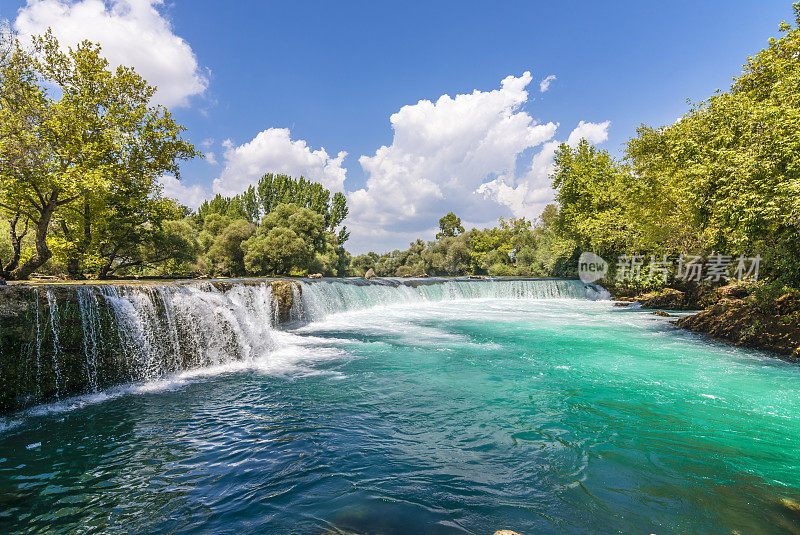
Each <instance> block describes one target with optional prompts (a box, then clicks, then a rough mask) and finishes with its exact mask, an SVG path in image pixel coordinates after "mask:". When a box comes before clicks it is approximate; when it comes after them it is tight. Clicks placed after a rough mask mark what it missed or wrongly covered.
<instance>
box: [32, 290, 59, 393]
mask: <svg viewBox="0 0 800 535" xmlns="http://www.w3.org/2000/svg"><path fill="white" fill-rule="evenodd" d="M37 302H38V301H37ZM47 307H48V308H49V309H50V328H51V329H52V331H53V372H54V374H55V386H56V393H55V394H56V399H58V398H59V397H60V394H61V389H60V386H59V385H60V383H61V371H60V369H59V366H60V365H59V360H60V358H59V357H60V353H61V344H60V343H59V341H58V332H59V330H60V322H59V320H58V302H57V301H56V296H55V294H54V293H53V292H51V291H50V290H47Z"/></svg>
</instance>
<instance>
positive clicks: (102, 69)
mask: <svg viewBox="0 0 800 535" xmlns="http://www.w3.org/2000/svg"><path fill="white" fill-rule="evenodd" d="M7 39H10V38H7ZM4 46H5V47H6V48H8V49H9V52H8V53H7V54H6V55H5V56H4V59H3V60H2V62H0V208H2V210H3V212H4V214H5V215H6V216H7V217H8V219H9V221H13V222H14V225H12V228H11V230H10V232H11V234H12V235H11V241H12V243H13V242H14V240H15V236H17V237H18V235H19V231H18V228H19V225H20V224H22V222H23V221H24V225H26V226H27V225H30V226H31V227H32V228H33V229H34V231H35V240H34V243H35V252H34V254H33V255H31V256H30V258H28V259H27V260H25V261H24V262H20V256H19V255H18V254H17V253H16V252H15V253H13V254H12V258H11V259H10V261H9V262H6V264H5V265H4V266H3V273H2V274H0V275H2V276H5V277H8V278H15V279H24V278H27V277H28V276H30V274H31V273H32V272H33V271H35V270H36V269H38V268H39V267H41V266H42V265H43V264H44V263H45V262H47V260H49V259H50V258H51V257H52V255H53V252H52V251H51V249H50V247H49V243H48V240H49V239H50V238H51V237H52V230H53V228H54V227H57V228H59V229H60V230H61V232H62V235H61V236H60V241H61V243H60V244H59V250H61V251H63V252H64V253H65V254H66V255H67V260H68V261H69V262H70V263H71V264H72V268H74V269H72V270H73V271H76V272H77V271H79V270H80V267H79V266H78V267H76V266H75V263H76V262H77V263H80V262H81V261H82V260H83V259H85V258H87V257H90V258H91V257H92V256H95V257H96V256H98V253H97V250H96V247H97V244H99V243H101V242H102V241H103V239H98V237H97V236H96V231H97V230H98V229H97V222H98V221H104V220H106V219H108V218H109V217H111V216H112V215H113V214H111V213H109V212H108V208H109V206H112V205H113V204H114V202H115V201H114V195H115V193H117V192H119V191H127V192H129V193H131V194H135V195H151V194H154V193H157V191H158V182H157V180H158V178H159V177H160V176H161V175H162V174H165V173H169V174H172V175H175V176H178V171H179V170H178V163H177V162H178V161H179V160H181V159H187V158H192V157H194V156H195V155H197V154H198V153H197V151H196V150H195V149H194V147H193V146H192V145H191V144H189V143H187V142H186V141H184V140H183V139H182V138H181V132H182V131H183V127H181V126H179V125H178V124H176V123H175V122H174V120H173V119H172V117H171V115H170V114H169V112H167V111H166V109H164V108H163V107H161V106H151V105H150V99H151V97H152V96H153V94H154V93H155V88H154V87H152V86H149V85H147V83H146V82H145V81H144V80H143V79H142V78H141V77H140V76H139V75H137V74H136V73H135V72H134V71H133V70H132V69H130V68H126V67H118V68H117V69H116V70H115V71H113V72H112V71H111V70H110V69H109V68H108V62H107V61H106V60H105V59H104V58H103V57H102V56H101V54H100V47H99V46H97V45H93V44H91V43H89V42H86V41H85V42H83V43H81V44H80V45H78V46H77V47H76V48H74V49H70V50H68V51H67V52H64V51H62V50H61V49H60V48H59V45H58V42H57V41H56V39H55V38H54V37H53V36H52V34H51V33H50V32H48V33H47V34H45V35H44V36H42V37H39V38H35V39H34V46H33V51H32V52H28V51H27V50H25V49H24V48H23V47H22V45H21V44H20V43H19V41H18V40H16V39H13V40H11V41H10V42H6V43H4ZM50 93H52V96H51V95H50ZM54 221H58V223H59V224H58V225H56V226H54V225H52V223H53V222H54Z"/></svg>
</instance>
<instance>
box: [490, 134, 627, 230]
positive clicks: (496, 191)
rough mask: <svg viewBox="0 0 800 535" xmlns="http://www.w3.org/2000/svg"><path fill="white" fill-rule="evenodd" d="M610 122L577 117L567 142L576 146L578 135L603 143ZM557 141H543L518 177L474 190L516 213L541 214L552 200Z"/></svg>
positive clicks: (505, 177)
mask: <svg viewBox="0 0 800 535" xmlns="http://www.w3.org/2000/svg"><path fill="white" fill-rule="evenodd" d="M610 125H611V121H604V122H602V123H591V122H586V121H580V122H579V123H578V126H577V127H575V129H574V130H572V132H570V134H569V137H568V138H567V141H566V143H567V145H569V146H570V147H573V148H574V147H577V146H578V143H580V141H581V139H586V141H588V142H589V143H592V144H595V143H602V142H603V141H605V140H607V139H608V127H609V126H610ZM559 144H560V142H559V141H556V140H553V141H548V142H547V143H545V144H544V145H543V146H542V149H541V150H540V151H539V152H538V153H536V155H535V156H534V157H533V159H532V161H531V166H530V168H529V169H528V172H527V173H525V174H524V175H522V176H520V177H517V178H514V177H508V176H500V177H498V178H496V179H494V180H492V181H490V182H486V183H484V184H481V186H480V187H479V188H478V189H477V190H476V193H479V194H482V195H483V196H484V197H485V198H487V199H492V200H494V201H496V202H497V203H499V204H502V205H504V206H507V207H508V208H509V209H510V210H511V213H512V214H514V216H515V217H527V218H528V219H533V218H534V217H536V216H538V215H539V214H541V212H542V210H543V209H544V207H545V206H546V205H547V203H549V202H552V201H553V198H554V196H555V192H554V191H553V189H552V187H551V184H550V174H551V173H552V172H553V170H554V160H555V153H556V149H557V148H558V146H559Z"/></svg>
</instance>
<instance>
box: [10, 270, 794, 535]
mask: <svg viewBox="0 0 800 535" xmlns="http://www.w3.org/2000/svg"><path fill="white" fill-rule="evenodd" d="M325 284H327V285H328V286H320V285H325ZM464 284H467V283H464ZM484 284H488V283H484ZM570 284H572V283H570ZM570 284H567V285H566V286H564V285H563V284H562V285H561V286H557V287H550V289H549V290H547V291H544V292H542V291H539V290H537V291H536V292H533V293H531V292H526V291H513V292H477V293H475V292H473V293H465V292H464V291H457V292H451V293H450V294H448V295H444V294H437V295H436V299H432V298H431V297H432V294H431V295H429V294H426V293H425V292H431V291H433V290H425V289H422V290H419V289H417V290H415V289H411V288H402V289H398V288H380V289H378V290H374V289H373V290H374V291H373V290H371V289H370V288H360V287H355V286H353V287H350V286H347V287H346V288H344V286H346V285H341V286H342V287H343V288H336V289H335V291H334V290H331V288H330V287H333V286H334V285H335V284H329V283H318V285H317V286H315V287H313V288H312V285H307V286H306V287H305V288H304V295H303V300H304V302H305V305H304V306H305V307H306V312H305V313H304V316H303V317H304V319H305V321H297V322H295V323H294V324H292V325H290V326H289V327H285V328H283V329H272V328H270V329H261V330H255V331H252V332H254V333H255V334H251V336H257V337H261V338H263V339H261V340H259V341H258V342H259V344H258V345H257V347H259V348H261V349H260V351H259V353H258V354H251V355H250V356H249V358H247V359H244V360H237V361H233V362H224V360H222V361H220V362H219V364H217V365H213V366H209V367H207V368H203V369H201V370H195V371H192V372H186V373H182V374H177V375H169V376H165V377H160V378H158V379H153V380H147V381H142V382H139V383H136V384H130V385H125V386H123V387H119V388H115V389H111V390H107V391H104V392H98V393H95V394H92V395H89V396H83V397H80V398H73V399H69V400H64V401H62V402H59V403H54V404H50V405H44V406H39V407H35V408H33V409H30V410H28V411H25V412H23V413H18V414H15V415H12V416H10V417H7V418H5V419H2V420H0V532H2V533H59V532H60V533H190V532H191V533H232V534H244V533H310V534H323V533H342V534H350V533H370V534H401V533H402V534H406V533H435V534H440V533H441V534H445V533H447V534H449V533H475V534H484V533H486V534H491V533H493V532H494V531H495V530H498V529H513V530H515V531H518V532H520V533H524V534H527V535H531V534H540V533H645V534H646V533H659V534H662V533H728V534H732V533H741V534H747V533H787V532H788V533H800V517H799V516H797V512H796V511H794V512H793V510H792V503H794V502H792V501H791V500H797V499H799V498H800V443H798V436H799V435H798V433H799V432H800V368H798V367H797V366H796V365H795V364H792V363H788V362H785V361H782V360H780V359H777V358H774V357H771V356H768V355H765V354H762V353H759V352H755V351H747V350H742V349H736V348H732V347H728V346H725V345H722V344H719V343H716V342H713V341H709V340H706V339H703V338H701V337H698V336H695V335H692V334H689V333H686V332H682V331H680V330H677V329H676V328H674V327H673V326H671V325H670V324H669V322H668V320H667V319H666V318H661V317H657V316H654V315H652V314H650V313H649V312H647V311H643V310H635V309H629V308H619V307H613V306H612V303H611V302H610V301H607V300H591V299H587V298H586V296H585V293H584V291H583V289H582V286H581V285H580V284H579V283H576V284H575V285H574V286H570ZM523 290H524V288H523ZM370 292H372V293H370ZM487 295H488V297H487ZM592 297H597V296H596V295H593V296H592Z"/></svg>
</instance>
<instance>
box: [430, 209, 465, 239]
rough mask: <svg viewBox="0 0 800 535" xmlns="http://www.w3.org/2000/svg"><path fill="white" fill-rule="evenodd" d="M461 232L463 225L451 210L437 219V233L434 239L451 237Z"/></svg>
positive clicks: (462, 231)
mask: <svg viewBox="0 0 800 535" xmlns="http://www.w3.org/2000/svg"><path fill="white" fill-rule="evenodd" d="M463 233H464V227H463V226H462V225H461V218H460V217H458V216H457V215H456V214H454V213H453V212H448V213H447V214H446V215H445V216H444V217H442V218H441V219H440V220H439V233H438V234H437V235H436V239H437V240H438V239H441V238H447V237H453V236H457V235H459V234H463Z"/></svg>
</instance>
